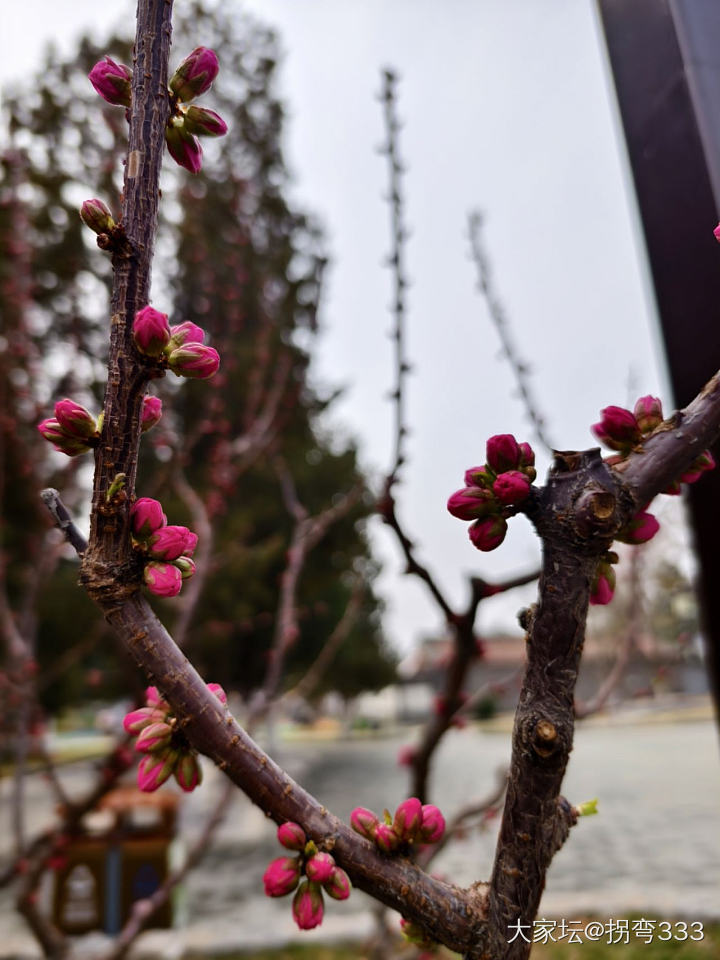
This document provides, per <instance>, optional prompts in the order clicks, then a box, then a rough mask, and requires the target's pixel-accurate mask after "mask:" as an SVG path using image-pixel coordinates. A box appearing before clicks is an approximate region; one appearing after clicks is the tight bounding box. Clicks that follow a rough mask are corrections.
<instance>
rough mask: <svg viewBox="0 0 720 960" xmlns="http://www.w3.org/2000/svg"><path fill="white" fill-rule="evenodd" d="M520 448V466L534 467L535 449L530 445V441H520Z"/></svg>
mask: <svg viewBox="0 0 720 960" xmlns="http://www.w3.org/2000/svg"><path fill="white" fill-rule="evenodd" d="M518 449H519V450H520V466H521V467H534V466H535V451H534V450H533V448H532V447H531V446H530V444H529V443H519V444H518Z"/></svg>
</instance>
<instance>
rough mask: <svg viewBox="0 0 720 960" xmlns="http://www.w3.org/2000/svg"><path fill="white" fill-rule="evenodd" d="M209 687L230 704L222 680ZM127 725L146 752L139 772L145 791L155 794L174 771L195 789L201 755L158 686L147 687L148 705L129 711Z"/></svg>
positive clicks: (186, 785) (138, 747)
mask: <svg viewBox="0 0 720 960" xmlns="http://www.w3.org/2000/svg"><path fill="white" fill-rule="evenodd" d="M207 687H208V690H210V692H211V693H214V694H215V696H216V697H217V698H218V700H220V702H221V703H223V704H226V703H227V694H226V693H225V691H224V690H223V688H222V687H221V686H220V684H219V683H209V684H208V685H207ZM123 726H124V727H125V730H126V731H127V732H128V733H129V734H131V735H132V736H135V737H137V740H136V741H135V749H136V750H139V751H140V753H144V754H145V756H144V757H143V758H142V760H141V761H140V763H139V765H138V773H137V782H138V787H140V789H141V790H144V791H145V792H146V793H152V791H153V790H157V788H158V787H160V786H162V784H163V783H165V781H166V780H168V779H169V778H170V777H171V776H172V775H173V774H174V775H175V779H176V780H177V782H178V784H179V785H180V786H181V787H182V789H183V790H187V791H190V790H194V789H195V787H196V786H197V785H198V784H199V783H200V781H201V780H202V770H201V768H200V763H199V761H198V755H197V753H196V752H195V750H193V749H192V747H191V746H190V744H189V743H188V741H187V739H186V737H185V735H184V734H183V732H182V731H181V730H179V729H178V726H177V722H176V718H175V716H174V715H173V713H172V711H171V709H170V704H169V703H167V702H166V701H165V700H163V699H162V697H161V695H160V693H159V691H158V688H157V687H148V688H147V690H146V691H145V706H144V707H140V708H139V709H138V710H131V711H130V713H128V714H126V715H125V719H124V720H123Z"/></svg>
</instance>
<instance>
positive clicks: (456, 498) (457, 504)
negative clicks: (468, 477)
mask: <svg viewBox="0 0 720 960" xmlns="http://www.w3.org/2000/svg"><path fill="white" fill-rule="evenodd" d="M495 506H496V504H495V497H494V496H493V495H492V492H491V491H490V490H485V489H484V488H482V487H465V489H464V490H456V491H455V493H453V494H451V495H450V497H449V498H448V502H447V508H448V512H449V513H451V514H452V515H453V516H454V517H457V518H458V519H459V520H477V519H479V518H480V517H485V516H487V514H488V513H489V512H490V511H491V510H492V509H493V508H494V507H495Z"/></svg>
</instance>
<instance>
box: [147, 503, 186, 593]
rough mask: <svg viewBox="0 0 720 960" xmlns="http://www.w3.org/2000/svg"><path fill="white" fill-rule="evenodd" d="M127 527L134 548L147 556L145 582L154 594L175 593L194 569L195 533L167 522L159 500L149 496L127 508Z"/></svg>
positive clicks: (178, 591)
mask: <svg viewBox="0 0 720 960" xmlns="http://www.w3.org/2000/svg"><path fill="white" fill-rule="evenodd" d="M130 529H131V531H132V542H133V548H134V549H135V550H137V551H138V553H141V554H142V555H143V557H144V558H145V559H146V560H147V563H146V564H145V568H144V570H143V580H144V581H145V586H146V587H147V588H148V590H149V591H150V592H151V593H154V594H155V596H157V597H175V596H177V594H178V593H180V588H181V587H182V584H183V580H189V579H190V577H191V576H192V575H193V574H194V573H195V563H194V562H193V560H192V555H193V553H194V552H195V547H196V546H197V541H198V538H197V534H195V533H193V532H192V531H191V530H189V529H188V528H187V527H181V526H173V525H171V526H168V522H167V517H166V516H165V514H164V512H163V508H162V504H161V503H160V501H159V500H153V499H152V498H151V497H141V498H140V499H139V500H136V501H135V503H134V504H133V505H132V507H131V508H130Z"/></svg>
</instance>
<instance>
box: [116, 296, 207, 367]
mask: <svg viewBox="0 0 720 960" xmlns="http://www.w3.org/2000/svg"><path fill="white" fill-rule="evenodd" d="M132 335H133V340H134V341H135V346H136V347H137V348H138V350H139V351H140V353H142V354H143V355H144V356H146V357H152V358H153V359H155V360H160V361H161V362H162V363H163V364H164V365H166V366H167V367H168V368H169V369H170V370H172V372H173V373H174V374H175V376H176V377H190V378H193V379H195V380H209V379H210V377H213V376H215V374H216V373H217V371H218V368H219V367H220V355H219V354H218V352H217V350H215V349H213V347H208V346H206V345H205V344H204V343H203V341H204V339H205V331H204V330H203V329H202V327H199V326H198V325H197V324H195V323H191V322H190V321H186V322H185V323H179V324H177V325H175V326H170V323H169V322H168V315H167V314H166V313H161V312H160V311H159V310H156V309H155V308H154V307H150V306H147V307H143V308H142V310H138V312H137V313H136V314H135V319H134V321H133V327H132Z"/></svg>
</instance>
